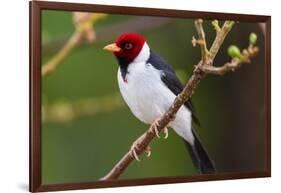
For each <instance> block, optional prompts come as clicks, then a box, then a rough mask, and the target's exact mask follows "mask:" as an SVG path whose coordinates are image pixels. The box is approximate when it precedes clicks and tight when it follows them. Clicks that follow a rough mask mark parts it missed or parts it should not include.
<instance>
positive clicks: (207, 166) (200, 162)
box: [185, 131, 216, 174]
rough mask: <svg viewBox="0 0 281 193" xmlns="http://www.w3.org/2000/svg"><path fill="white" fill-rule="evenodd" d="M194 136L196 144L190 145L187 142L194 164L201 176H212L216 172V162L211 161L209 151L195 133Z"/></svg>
mask: <svg viewBox="0 0 281 193" xmlns="http://www.w3.org/2000/svg"><path fill="white" fill-rule="evenodd" d="M192 133H193V136H194V144H193V145H192V144H189V143H188V142H186V141H185V143H186V147H187V150H188V151H189V153H190V155H191V159H192V162H193V164H194V166H195V167H196V168H197V170H198V172H199V173H200V174H212V173H215V172H216V169H215V165H214V162H213V161H212V160H211V159H210V157H209V155H208V153H207V151H206V150H205V148H204V147H203V146H202V144H201V142H200V141H199V139H198V137H197V136H196V134H195V132H194V131H192Z"/></svg>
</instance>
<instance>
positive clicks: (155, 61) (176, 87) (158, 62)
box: [147, 51, 200, 125]
mask: <svg viewBox="0 0 281 193" xmlns="http://www.w3.org/2000/svg"><path fill="white" fill-rule="evenodd" d="M147 63H150V64H151V65H153V66H154V68H156V69H158V70H161V71H162V75H161V80H162V81H163V82H164V84H165V85H166V86H167V87H168V88H169V89H170V90H171V91H172V92H173V93H174V94H175V95H178V94H179V93H180V92H181V91H182V90H183V85H182V84H181V82H180V80H179V79H178V78H177V76H176V74H175V71H174V70H173V68H172V66H171V65H170V64H169V63H168V62H166V61H165V60H164V59H163V58H161V57H160V56H158V55H157V54H155V53H153V52H152V51H150V57H149V59H148V60H147ZM184 105H185V106H186V107H187V108H188V109H189V110H190V111H191V113H192V120H193V121H194V123H196V124H197V125H200V122H199V119H198V118H197V117H196V116H195V110H194V107H193V105H192V102H191V99H189V100H188V101H186V102H185V103H184Z"/></svg>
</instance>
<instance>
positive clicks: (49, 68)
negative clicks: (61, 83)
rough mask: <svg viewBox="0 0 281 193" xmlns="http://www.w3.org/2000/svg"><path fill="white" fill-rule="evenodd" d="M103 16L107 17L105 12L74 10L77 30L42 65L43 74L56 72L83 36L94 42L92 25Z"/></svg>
mask: <svg viewBox="0 0 281 193" xmlns="http://www.w3.org/2000/svg"><path fill="white" fill-rule="evenodd" d="M103 17H105V14H96V13H84V12H73V21H74V24H75V27H76V30H75V32H74V33H73V35H72V36H71V37H70V38H69V40H68V41H67V42H66V43H65V44H64V45H63V47H62V48H61V49H60V50H59V51H58V53H57V54H56V55H55V56H54V57H53V58H52V59H50V61H49V62H47V63H46V64H45V65H43V66H42V76H46V75H48V74H51V73H52V72H54V71H55V70H56V69H57V67H58V66H59V64H60V63H61V61H62V60H63V59H64V58H65V57H66V56H67V55H68V54H69V53H70V52H71V50H73V48H75V47H76V46H77V45H78V44H79V43H80V42H81V40H82V39H83V38H85V39H86V40H87V41H88V42H90V43H92V42H93V41H94V40H95V31H94V30H93V28H92V25H93V24H95V23H96V22H97V21H98V20H99V19H101V18H103Z"/></svg>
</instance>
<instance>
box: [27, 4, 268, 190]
mask: <svg viewBox="0 0 281 193" xmlns="http://www.w3.org/2000/svg"><path fill="white" fill-rule="evenodd" d="M29 6H30V179H29V180H30V191H31V192H39V191H55V190H72V189H88V188H102V187H115V186H133V185H146V184H164V183H179V182H194V181H207V180H226V179H238V178H258V177H270V176H271V17H270V16H256V15H243V14H230V13H229V14H224V13H211V12H197V11H196V12H195V11H182V10H166V9H152V8H136V7H122V6H104V5H93V4H75V3H56V2H40V1H39V2H38V1H32V2H30V5H29ZM42 10H67V11H88V12H91V11H96V12H106V13H112V14H114V13H118V14H128V15H150V16H164V15H165V16H169V17H178V18H197V17H200V18H203V19H212V18H216V19H226V18H227V19H231V20H239V21H243V22H265V23H266V44H265V46H266V49H265V50H266V53H265V55H266V62H265V64H266V65H265V69H264V73H265V81H266V82H265V91H264V94H265V108H266V109H265V114H266V117H265V127H266V133H265V139H266V143H265V144H264V145H265V150H266V155H265V157H266V165H265V168H266V170H265V171H263V172H252V173H231V174H216V175H204V176H192V177H159V178H147V179H140V180H118V181H97V182H91V183H69V184H56V185H42V184H41V47H40V45H41V11H42Z"/></svg>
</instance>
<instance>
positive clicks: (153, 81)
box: [118, 58, 194, 143]
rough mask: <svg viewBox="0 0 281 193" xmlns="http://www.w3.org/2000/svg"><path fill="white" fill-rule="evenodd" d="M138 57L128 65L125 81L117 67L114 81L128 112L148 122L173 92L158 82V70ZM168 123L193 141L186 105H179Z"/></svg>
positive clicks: (164, 107) (165, 106)
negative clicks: (116, 81)
mask: <svg viewBox="0 0 281 193" xmlns="http://www.w3.org/2000/svg"><path fill="white" fill-rule="evenodd" d="M136 59H137V58H136ZM142 61H143V60H142ZM142 61H138V60H135V61H134V62H132V63H131V64H130V65H129V66H128V73H127V75H126V80H127V81H126V82H125V81H124V80H123V78H122V76H121V71H120V68H119V69H118V84H119V88H120V91H121V94H122V96H123V98H124V100H125V102H126V103H127V104H128V106H129V108H130V109H131V111H132V113H133V114H134V115H135V116H136V117H137V118H138V119H140V120H141V121H142V122H144V123H147V124H151V123H152V122H153V121H155V120H156V119H157V118H160V117H161V116H162V115H163V114H164V113H165V112H166V111H167V109H168V108H169V107H170V106H171V104H172V103H173V101H174V99H175V97H176V96H175V95H174V94H173V93H172V92H171V91H170V90H169V89H168V88H167V86H166V85H165V84H164V83H163V82H162V80H161V76H160V75H161V73H162V72H161V71H159V70H157V69H155V68H154V67H153V66H152V65H151V64H149V63H145V62H142ZM169 126H171V127H172V128H174V129H175V131H176V132H177V133H178V134H179V135H180V136H182V137H183V138H184V139H186V140H187V141H188V142H190V143H193V140H194V139H193V135H192V132H191V113H190V111H189V110H188V109H187V108H186V107H184V106H182V107H181V108H180V110H179V112H178V113H177V115H176V119H175V120H174V121H173V122H171V123H170V125H169Z"/></svg>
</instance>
